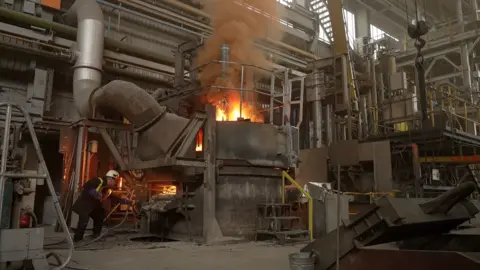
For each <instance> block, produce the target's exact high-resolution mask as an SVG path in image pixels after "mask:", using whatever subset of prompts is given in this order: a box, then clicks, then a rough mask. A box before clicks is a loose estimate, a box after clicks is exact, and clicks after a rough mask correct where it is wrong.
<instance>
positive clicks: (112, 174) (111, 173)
mask: <svg viewBox="0 0 480 270" xmlns="http://www.w3.org/2000/svg"><path fill="white" fill-rule="evenodd" d="M105 176H106V177H112V178H115V179H118V177H120V174H119V173H118V172H117V171H115V170H110V171H108V172H107V174H106V175H105Z"/></svg>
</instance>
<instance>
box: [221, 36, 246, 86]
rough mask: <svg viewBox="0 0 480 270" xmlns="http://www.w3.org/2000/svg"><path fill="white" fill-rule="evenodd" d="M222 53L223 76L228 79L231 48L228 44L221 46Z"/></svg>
mask: <svg viewBox="0 0 480 270" xmlns="http://www.w3.org/2000/svg"><path fill="white" fill-rule="evenodd" d="M220 49H221V51H222V58H221V62H222V76H223V77H227V69H228V61H229V59H230V57H229V56H230V48H229V47H228V44H222V46H221V48H220ZM242 88H243V86H242Z"/></svg>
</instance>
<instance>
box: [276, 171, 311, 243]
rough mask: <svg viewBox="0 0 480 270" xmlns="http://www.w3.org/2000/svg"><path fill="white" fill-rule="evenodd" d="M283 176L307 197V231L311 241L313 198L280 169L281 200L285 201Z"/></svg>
mask: <svg viewBox="0 0 480 270" xmlns="http://www.w3.org/2000/svg"><path fill="white" fill-rule="evenodd" d="M285 178H286V179H287V180H288V181H289V182H290V183H292V184H293V185H294V186H295V187H296V188H297V189H298V190H299V191H300V192H301V193H302V194H303V195H305V197H307V199H308V232H309V234H310V241H313V199H312V197H311V196H310V194H308V193H307V192H306V191H305V190H304V189H303V188H302V187H301V186H300V185H299V184H298V183H297V181H295V180H293V178H292V177H291V176H290V175H288V173H287V172H285V171H282V183H283V184H282V202H283V203H285Z"/></svg>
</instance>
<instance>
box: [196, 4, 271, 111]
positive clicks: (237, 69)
mask: <svg viewBox="0 0 480 270" xmlns="http://www.w3.org/2000/svg"><path fill="white" fill-rule="evenodd" d="M201 3H202V4H203V5H204V9H205V11H206V12H207V13H209V14H210V15H211V23H212V26H213V34H212V36H211V37H210V38H209V39H208V40H207V41H206V42H205V44H204V46H203V48H202V49H201V50H200V51H199V53H198V57H197V63H198V65H199V66H204V67H203V68H202V70H201V72H200V74H199V78H200V81H201V83H202V86H203V87H205V88H208V89H209V91H208V93H207V100H208V102H209V103H211V104H213V105H215V106H217V108H218V106H225V104H227V105H226V106H227V107H228V108H225V111H226V115H231V111H232V110H233V109H234V108H232V107H233V106H234V104H239V101H240V93H239V91H233V90H228V89H232V88H240V84H241V80H240V78H241V65H234V64H230V65H228V69H227V72H226V74H222V69H221V65H220V64H208V63H211V62H212V61H216V60H220V59H221V49H220V48H221V46H222V44H228V46H229V48H230V54H229V61H231V62H236V63H243V64H247V65H254V66H258V67H262V68H268V67H269V64H268V61H267V60H266V58H265V56H264V54H263V52H261V51H260V50H259V49H258V48H257V47H256V46H255V41H256V40H260V39H263V38H270V39H278V37H279V35H278V33H279V31H278V21H276V19H277V18H278V16H277V2H276V0H203V1H201ZM257 70H258V69H256V68H253V67H246V68H245V71H244V74H245V75H244V88H250V89H251V88H253V85H254V83H253V82H254V73H255V72H256V71H257ZM212 85H215V86H223V87H225V88H227V89H222V90H220V89H218V88H212V87H211V86H212ZM225 101H226V102H227V103H225ZM244 101H246V102H244V103H243V104H244V105H243V106H242V107H243V111H244V112H245V113H246V114H249V117H250V118H255V117H254V114H255V111H256V110H255V95H254V94H253V93H252V92H244ZM247 103H248V104H247ZM222 104H223V105H222ZM242 116H243V114H242ZM225 120H236V119H225ZM252 120H254V119H252ZM257 120H258V119H257Z"/></svg>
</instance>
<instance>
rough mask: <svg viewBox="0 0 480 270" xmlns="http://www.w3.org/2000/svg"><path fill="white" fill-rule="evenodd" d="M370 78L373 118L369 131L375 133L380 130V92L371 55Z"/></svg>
mask: <svg viewBox="0 0 480 270" xmlns="http://www.w3.org/2000/svg"><path fill="white" fill-rule="evenodd" d="M370 62H371V64H370V68H371V71H370V78H371V80H372V92H371V95H372V120H371V121H370V124H371V125H372V129H371V130H369V132H372V134H373V135H376V134H377V131H378V93H377V74H376V70H375V59H374V57H373V55H372V56H370Z"/></svg>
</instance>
